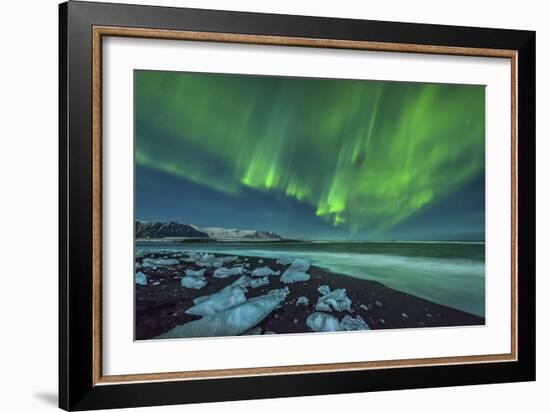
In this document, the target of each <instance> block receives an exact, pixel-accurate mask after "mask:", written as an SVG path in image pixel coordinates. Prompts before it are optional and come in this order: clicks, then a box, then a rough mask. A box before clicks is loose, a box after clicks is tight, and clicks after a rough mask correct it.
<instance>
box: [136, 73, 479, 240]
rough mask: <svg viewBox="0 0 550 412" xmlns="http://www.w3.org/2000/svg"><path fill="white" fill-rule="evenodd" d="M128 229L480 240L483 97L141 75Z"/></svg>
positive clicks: (377, 85) (366, 85) (315, 82)
mask: <svg viewBox="0 0 550 412" xmlns="http://www.w3.org/2000/svg"><path fill="white" fill-rule="evenodd" d="M135 139H136V149H135V156H136V218H138V219H143V220H148V221H178V222H181V223H194V224H197V225H200V226H220V227H231V228H233V227H235V228H241V229H258V230H271V231H273V232H276V233H278V234H280V235H283V236H286V237H290V238H308V239H338V240H345V239H354V240H360V239H391V240H399V239H407V240H410V239H418V240H426V239H434V240H440V239H448V240H451V239H483V237H484V233H485V228H484V216H485V201H484V198H485V171H484V170H485V88H484V86H467V85H438V84H422V83H400V82H381V81H364V80H329V79H307V78H288V77H273V76H241V75H219V74H202V73H179V72H160V71H136V72H135Z"/></svg>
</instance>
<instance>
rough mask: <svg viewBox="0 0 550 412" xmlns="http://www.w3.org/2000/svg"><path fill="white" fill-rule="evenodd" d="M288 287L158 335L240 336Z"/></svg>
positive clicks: (182, 336) (279, 301)
mask: <svg viewBox="0 0 550 412" xmlns="http://www.w3.org/2000/svg"><path fill="white" fill-rule="evenodd" d="M287 295H288V288H285V289H278V290H272V291H271V292H270V293H268V294H267V295H262V296H258V297H256V298H252V299H249V300H248V301H246V302H243V303H241V304H239V305H236V306H232V307H231V308H229V309H227V310H225V311H223V312H217V313H214V314H211V315H207V316H204V317H203V318H201V319H199V320H194V321H191V322H188V323H185V324H183V325H178V326H176V327H175V328H173V329H171V330H169V331H168V332H166V333H163V334H162V335H160V336H158V337H157V338H160V339H176V338H192V337H208V336H236V335H240V334H242V333H243V332H245V331H247V330H249V329H251V328H253V327H254V326H256V325H257V324H258V323H260V322H261V321H262V320H264V319H265V318H266V316H268V315H269V314H270V313H271V312H273V311H274V310H275V309H276V308H277V307H278V306H279V305H280V304H281V302H283V301H284V300H285V299H286V297H287Z"/></svg>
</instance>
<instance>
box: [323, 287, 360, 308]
mask: <svg viewBox="0 0 550 412" xmlns="http://www.w3.org/2000/svg"><path fill="white" fill-rule="evenodd" d="M325 286H326V285H324V286H320V287H319V289H318V290H319V292H321V295H322V296H320V297H319V299H318V300H317V305H315V310H323V311H325V312H332V310H333V309H334V310H335V311H337V312H343V311H344V310H347V311H348V312H352V310H351V300H350V299H349V298H348V297H347V295H346V289H334V290H333V291H332V292H330V288H329V287H328V286H326V288H325ZM321 289H322V290H321ZM327 289H328V291H329V292H328V293H326V292H327Z"/></svg>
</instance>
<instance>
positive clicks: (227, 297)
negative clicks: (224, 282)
mask: <svg viewBox="0 0 550 412" xmlns="http://www.w3.org/2000/svg"><path fill="white" fill-rule="evenodd" d="M197 299H199V298H197ZM197 299H195V300H194V301H193V303H195V306H192V307H190V308H189V309H187V310H186V311H185V313H188V314H190V315H199V316H206V315H211V314H213V313H216V312H222V311H224V310H226V309H227V308H230V307H231V306H235V305H238V304H239V303H243V302H245V301H246V296H245V294H244V290H243V288H242V287H240V286H234V285H229V286H226V287H224V288H223V289H222V290H220V291H219V292H216V293H213V294H212V295H207V296H203V297H201V300H200V301H198V302H197Z"/></svg>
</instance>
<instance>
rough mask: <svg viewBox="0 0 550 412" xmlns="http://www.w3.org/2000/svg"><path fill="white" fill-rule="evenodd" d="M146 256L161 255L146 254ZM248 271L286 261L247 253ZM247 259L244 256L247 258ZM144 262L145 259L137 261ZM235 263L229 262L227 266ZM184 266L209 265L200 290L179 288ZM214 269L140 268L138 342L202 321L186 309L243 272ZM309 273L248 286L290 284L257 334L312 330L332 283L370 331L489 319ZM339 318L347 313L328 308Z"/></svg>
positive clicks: (322, 272)
mask: <svg viewBox="0 0 550 412" xmlns="http://www.w3.org/2000/svg"><path fill="white" fill-rule="evenodd" d="M147 257H161V256H160V255H155V254H151V255H147ZM246 259H247V263H249V264H250V269H251V270H253V269H254V268H256V267H261V266H266V265H267V266H269V267H270V268H271V269H273V270H279V271H281V273H283V272H284V270H285V269H286V268H287V267H288V265H279V264H277V263H276V260H275V259H267V258H262V259H261V260H262V261H263V263H259V262H258V260H260V258H253V257H248V258H246ZM244 260H245V258H244V257H241V258H240V261H241V262H243V261H244ZM137 263H141V258H139V259H137ZM226 266H231V264H229V265H226ZM185 269H193V270H198V269H206V271H205V277H206V279H207V280H208V284H207V285H206V286H205V287H203V288H202V289H199V290H195V289H187V288H184V287H182V286H181V278H182V276H184V274H185V273H184V272H185ZM214 270H215V268H202V267H198V266H196V265H195V264H194V263H183V262H182V263H180V264H178V265H168V266H157V267H156V268H141V269H139V271H141V272H143V273H145V274H146V275H147V278H148V283H147V285H136V294H135V308H136V318H135V320H136V325H135V338H136V339H137V340H145V339H152V338H154V337H156V336H158V335H160V334H162V333H164V332H167V331H169V330H170V329H172V328H174V327H175V326H177V325H180V324H183V323H187V322H190V321H192V320H197V319H200V318H201V317H200V316H195V315H188V314H186V313H185V311H186V310H187V309H189V308H190V307H191V306H193V305H194V304H193V299H195V298H197V297H199V296H204V295H208V294H212V293H216V292H218V291H219V290H220V289H222V288H223V287H225V286H227V285H229V284H231V283H233V282H234V281H235V280H237V279H238V278H239V277H240V276H230V277H228V278H215V277H213V276H212V274H213V272H214ZM308 273H309V274H310V276H311V277H310V279H309V280H308V281H306V282H296V283H292V284H284V283H282V282H281V281H280V277H279V276H269V281H270V283H269V284H268V285H264V286H261V287H258V288H256V289H253V288H248V292H247V294H246V296H247V298H252V297H256V296H261V295H265V294H266V293H268V292H269V291H270V290H272V289H279V288H284V287H288V288H289V290H290V293H289V294H288V296H287V298H286V299H285V301H284V302H283V303H282V305H281V307H279V308H277V309H276V310H274V311H273V312H271V313H270V314H269V315H268V316H267V317H266V318H265V319H264V320H263V321H261V322H260V323H259V324H258V325H257V327H259V328H260V329H257V328H255V330H254V332H255V333H262V334H265V333H266V332H268V333H277V334H286V333H305V332H313V331H312V330H311V329H310V328H309V327H308V326H307V324H306V318H307V317H308V316H309V315H310V314H312V313H314V312H316V310H315V304H316V303H317V299H318V298H319V296H320V294H319V291H318V290H317V288H318V287H319V286H321V285H328V286H329V287H330V289H331V290H333V289H341V288H344V289H346V293H347V296H348V297H349V298H350V299H351V301H352V305H351V308H352V310H353V312H352V313H351V315H352V316H353V317H355V316H357V315H360V316H361V317H362V318H363V319H364V321H365V322H366V323H367V324H368V326H369V327H370V329H373V330H376V329H399V328H421V327H443V326H466V325H484V324H485V319H484V318H481V317H479V316H475V315H472V314H469V313H466V312H462V311H459V310H456V309H452V308H449V307H446V306H443V305H439V304H436V303H432V302H430V301H427V300H425V299H421V298H418V297H415V296H412V295H409V294H406V293H402V292H399V291H396V290H393V289H390V288H388V287H386V286H384V285H382V284H381V283H379V282H376V281H371V280H362V279H357V278H354V277H351V276H347V275H342V274H336V273H332V272H330V271H329V270H327V269H324V268H320V267H317V266H311V268H310V269H309V271H308ZM301 296H305V297H307V298H308V300H309V304H308V305H296V301H297V299H298V298H299V297H301ZM330 314H331V315H333V316H335V317H337V318H338V319H339V320H342V318H343V317H344V316H345V315H346V314H348V312H346V311H344V312H335V311H332V312H330Z"/></svg>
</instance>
